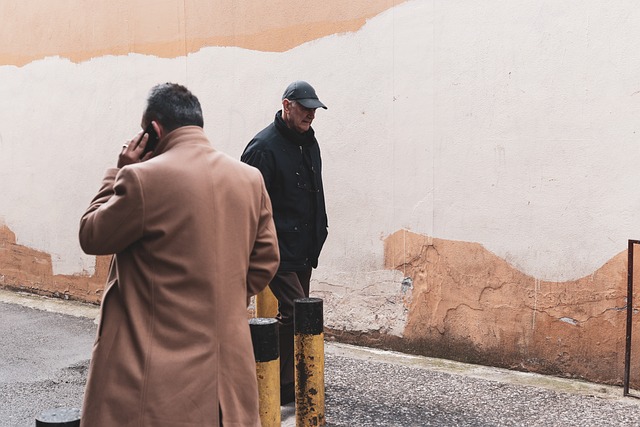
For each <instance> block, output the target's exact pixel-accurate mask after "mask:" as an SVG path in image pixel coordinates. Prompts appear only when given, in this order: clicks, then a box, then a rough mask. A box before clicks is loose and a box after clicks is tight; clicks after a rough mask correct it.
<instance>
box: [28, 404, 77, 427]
mask: <svg viewBox="0 0 640 427" xmlns="http://www.w3.org/2000/svg"><path fill="white" fill-rule="evenodd" d="M49 426H55V427H80V410H79V409H76V408H55V409H47V410H46V411H44V412H42V413H40V415H38V416H37V417H36V427H49Z"/></svg>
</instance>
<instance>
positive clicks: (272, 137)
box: [249, 123, 283, 148]
mask: <svg viewBox="0 0 640 427" xmlns="http://www.w3.org/2000/svg"><path fill="white" fill-rule="evenodd" d="M282 139H283V137H282V135H281V134H280V132H278V129H277V128H276V126H275V125H274V124H273V123H271V124H269V125H268V126H267V127H265V128H264V129H262V130H261V131H260V132H258V133H257V134H256V136H254V137H253V139H252V140H251V142H249V145H250V146H252V147H260V148H266V147H269V146H270V145H272V144H273V143H275V142H278V141H280V140H282Z"/></svg>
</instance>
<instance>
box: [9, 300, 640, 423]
mask: <svg viewBox="0 0 640 427" xmlns="http://www.w3.org/2000/svg"><path fill="white" fill-rule="evenodd" d="M3 298H4V302H3ZM7 298H8V297H6V295H5V296H4V297H3V295H2V292H0V319H2V321H1V322H0V342H2V345H1V346H0V427H32V426H34V425H35V417H36V416H37V415H38V414H39V413H41V412H42V411H44V410H46V409H50V408H54V407H76V408H79V407H80V406H81V404H82V393H83V391H84V383H85V381H86V375H87V368H88V364H89V360H88V359H89V356H90V351H91V345H92V343H93V337H94V334H95V323H94V322H93V317H92V316H95V314H97V311H96V310H89V311H88V314H87V312H84V313H83V314H81V315H79V316H78V315H70V314H69V313H72V314H73V312H74V310H75V309H73V310H71V311H68V310H67V309H68V307H69V305H68V304H66V305H59V307H64V308H63V310H67V311H66V313H67V314H61V313H60V312H55V311H56V310H58V308H51V307H48V308H47V309H48V310H53V311H54V312H47V311H42V310H39V309H36V308H34V307H38V306H39V304H40V302H39V300H37V299H34V298H30V299H29V304H26V305H28V306H25V304H23V303H19V304H18V303H15V301H13V300H11V302H10V303H7V301H6V299H7ZM21 304H22V305H21ZM47 304H49V303H47ZM79 309H80V310H82V307H80V308H79ZM87 316H89V317H87ZM325 387H326V399H325V402H326V419H327V426H330V427H331V426H334V427H341V426H349V427H353V426H362V427H366V426H384V427H392V426H402V427H404V426H536V427H539V426H553V427H563V426H567V427H572V426H577V427H591V426H593V427H595V426H598V427H600V426H639V427H640V399H636V398H632V397H626V398H623V397H622V388H621V387H609V386H603V385H598V384H591V383H585V382H581V381H574V380H566V379H560V378H555V377H545V376H541V375H534V374H527V373H519V372H514V371H508V370H503V369H496V368H489V367H481V366H476V365H466V364H461V363H456V362H451V361H445V360H441V359H430V358H423V357H417V356H409V355H404V354H400V353H393V352H383V351H379V350H372V349H365V348H361V347H354V346H347V345H341V344H336V343H332V342H327V343H326V346H325ZM282 415H283V418H282V426H283V427H293V426H295V414H294V408H293V407H292V406H289V407H285V408H283V411H282ZM114 427H115V426H114Z"/></svg>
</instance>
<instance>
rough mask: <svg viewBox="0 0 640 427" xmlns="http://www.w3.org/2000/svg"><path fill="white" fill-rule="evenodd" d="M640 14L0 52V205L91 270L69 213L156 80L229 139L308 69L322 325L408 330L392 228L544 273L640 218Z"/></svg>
mask: <svg viewBox="0 0 640 427" xmlns="http://www.w3.org/2000/svg"><path fill="white" fill-rule="evenodd" d="M639 14H640V9H638V8H637V7H636V4H635V3H634V2H632V1H622V0H621V1H618V2H609V1H596V0H588V1H584V2H573V1H551V0H548V1H524V0H512V1H499V2H496V1H488V0H486V1H476V2H469V1H426V0H414V1H410V2H407V3H404V4H402V5H400V6H397V7H395V8H393V9H391V10H388V11H387V12H384V13H382V14H381V15H379V16H377V17H375V18H374V19H371V20H370V21H369V22H368V23H367V24H366V25H365V26H364V27H363V28H362V29H361V30H360V31H358V32H356V33H350V34H340V35H334V36H330V37H326V38H323V39H320V40H316V41H313V42H310V43H307V44H305V45H302V46H299V47H297V48H295V49H293V50H290V51H288V52H284V53H265V52H255V51H248V50H243V49H239V48H220V47H211V48H206V49H203V50H201V51H200V52H198V53H196V54H192V55H188V56H186V57H181V58H176V59H159V58H155V57H149V56H142V55H129V56H121V57H114V56H106V57H101V58H96V59H93V60H91V61H87V62H84V63H81V64H74V63H71V62H69V61H67V60H64V59H60V58H46V59H44V60H41V61H37V62H34V63H31V64H29V65H26V66H24V67H21V68H16V67H11V66H3V67H0V92H1V94H2V96H0V161H1V163H0V165H1V166H2V167H1V168H0V221H4V223H6V224H7V226H9V227H10V228H11V229H12V230H13V231H14V232H15V233H16V235H17V238H18V243H20V244H23V245H27V246H30V247H33V248H36V249H39V250H43V251H46V252H48V253H50V254H51V255H52V258H53V262H54V270H55V271H54V272H55V273H57V274H60V273H65V274H72V273H79V272H82V271H88V272H91V271H92V269H93V258H92V257H87V256H85V255H84V254H82V252H81V250H80V248H79V246H78V243H77V238H76V235H77V225H78V220H79V218H80V215H81V214H82V212H83V211H84V209H85V207H86V206H87V204H88V202H89V200H90V199H91V198H92V196H93V195H94V193H95V191H96V190H97V188H98V186H99V181H100V178H101V176H102V174H103V171H104V169H105V168H106V167H108V166H110V165H113V164H115V161H116V157H117V153H118V152H119V150H120V147H121V144H122V143H123V142H124V141H125V140H126V139H127V138H128V137H130V136H132V135H134V134H135V133H136V132H137V131H138V128H139V121H140V114H141V111H142V108H143V105H144V98H145V96H146V93H147V91H148V89H149V88H150V87H151V86H152V85H154V84H155V83H158V82H163V81H177V82H180V83H183V84H186V85H187V86H188V87H189V88H190V89H192V90H193V92H194V93H195V94H196V95H197V96H198V97H199V98H200V100H201V102H202V104H203V108H204V113H205V130H206V132H207V134H208V135H209V136H210V138H211V140H212V142H213V144H214V145H215V146H216V147H218V148H220V149H221V150H223V151H225V152H227V153H228V154H230V155H232V156H234V157H239V156H240V153H241V152H242V150H243V148H244V146H245V144H246V142H247V141H248V140H249V139H251V137H252V136H253V135H254V134H255V133H256V132H257V131H259V130H260V129H262V128H263V127H264V126H265V125H266V124H267V123H269V122H270V121H271V120H272V118H273V115H274V113H275V111H276V110H277V109H278V108H279V100H280V96H281V94H282V91H283V90H284V87H285V86H286V85H287V84H288V83H289V82H290V81H292V80H296V79H305V80H308V81H309V82H311V83H312V84H313V85H314V86H315V87H316V89H317V91H318V93H319V95H320V98H321V99H322V100H323V102H325V103H326V104H327V105H328V106H329V109H328V110H327V111H324V110H321V111H318V113H317V115H316V121H315V122H314V128H315V129H316V133H317V135H318V138H319V140H320V143H321V146H322V151H323V158H324V168H325V169H324V175H325V186H326V193H327V203H328V210H329V224H330V235H329V239H328V241H327V244H326V246H325V251H324V253H323V255H322V258H321V266H320V268H319V269H318V270H317V271H316V274H315V275H314V278H315V283H314V286H315V290H316V292H317V293H319V294H322V295H325V296H326V297H327V298H328V300H329V301H330V302H331V307H330V309H329V312H328V316H327V324H328V326H333V327H345V328H347V329H351V328H354V329H385V330H387V331H391V332H392V333H395V334H400V333H401V331H402V326H403V324H404V321H405V314H406V307H405V303H406V300H404V299H403V298H404V297H406V296H405V295H403V293H402V291H401V285H400V282H401V280H402V277H403V274H402V273H401V272H394V271H386V270H384V266H383V259H382V257H383V241H382V240H383V239H384V237H386V236H387V235H389V234H391V233H393V232H394V231H397V230H398V229H401V228H407V229H410V230H412V231H414V232H418V233H424V234H428V235H430V236H434V237H439V238H445V239H455V240H464V241H473V242H479V243H481V244H483V245H484V246H485V247H487V248H488V249H489V250H491V251H493V252H494V253H496V254H497V255H499V256H501V257H504V258H506V259H507V260H508V261H509V262H510V263H512V264H513V265H515V266H516V267H518V268H520V269H521V270H523V271H524V272H526V273H528V274H531V275H533V276H536V277H537V278H540V279H546V280H568V279H574V278H578V277H581V276H584V275H587V274H590V273H592V272H593V271H594V270H595V269H597V268H598V267H600V265H601V264H602V263H603V262H605V261H606V260H608V259H610V258H611V257H612V256H614V255H615V254H617V253H619V252H620V251H622V250H624V249H625V248H626V239H628V238H638V237H639V234H640V231H638V225H639V224H640V202H639V200H638V199H639V198H638V197H636V191H635V190H636V181H637V176H638V174H637V173H636V172H635V171H634V167H635V165H636V163H637V162H638V160H640V159H639V157H638V149H637V140H638V136H639V135H638V134H636V132H637V130H638V125H637V124H636V123H638V119H639V117H640V115H639V114H638V113H639V112H640V111H639V102H640V74H639V73H640V71H639V70H640V49H638V48H639V46H638V43H639V42H638V40H640V26H639V25H638V23H640V16H639ZM363 297H364V298H363Z"/></svg>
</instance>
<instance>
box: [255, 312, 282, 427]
mask: <svg viewBox="0 0 640 427" xmlns="http://www.w3.org/2000/svg"><path fill="white" fill-rule="evenodd" d="M249 327H250V329H251V341H252V342H253V355H254V357H255V359H256V374H257V377H258V394H259V398H260V422H261V423H262V427H276V426H278V427H279V426H280V351H279V347H278V343H279V338H278V321H277V320H276V319H273V318H270V319H266V318H262V317H256V318H253V319H249Z"/></svg>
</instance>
